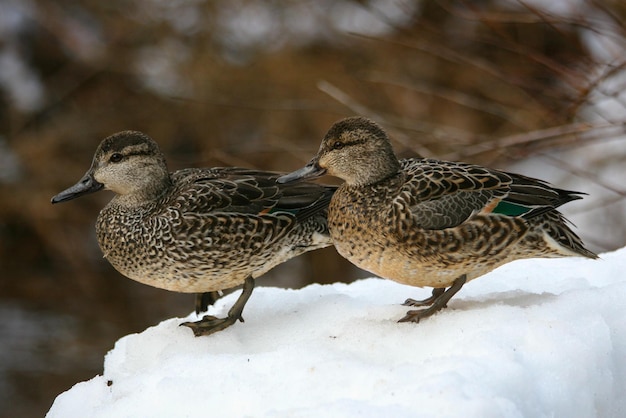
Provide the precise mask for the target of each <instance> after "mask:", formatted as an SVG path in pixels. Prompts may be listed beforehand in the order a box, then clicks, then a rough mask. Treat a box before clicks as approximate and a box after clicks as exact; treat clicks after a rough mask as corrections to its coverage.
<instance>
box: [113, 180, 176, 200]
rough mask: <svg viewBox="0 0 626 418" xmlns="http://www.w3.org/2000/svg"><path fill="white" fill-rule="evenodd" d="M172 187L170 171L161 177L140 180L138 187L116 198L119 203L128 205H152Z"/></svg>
mask: <svg viewBox="0 0 626 418" xmlns="http://www.w3.org/2000/svg"><path fill="white" fill-rule="evenodd" d="M148 180H149V181H148ZM172 187H173V184H172V179H171V177H170V176H169V173H168V175H167V176H163V177H159V178H146V181H143V182H138V183H137V187H136V188H134V190H132V191H131V192H129V193H124V194H117V195H116V196H115V199H114V200H115V203H116V204H117V205H120V206H126V207H139V206H145V205H150V204H154V203H155V202H158V201H160V200H161V199H162V198H163V197H164V196H166V195H167V194H168V193H169V192H170V190H171V189H172Z"/></svg>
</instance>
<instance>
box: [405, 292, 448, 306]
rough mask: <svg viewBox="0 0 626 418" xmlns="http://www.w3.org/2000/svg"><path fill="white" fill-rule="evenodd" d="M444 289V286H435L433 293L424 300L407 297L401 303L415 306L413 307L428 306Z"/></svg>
mask: <svg viewBox="0 0 626 418" xmlns="http://www.w3.org/2000/svg"><path fill="white" fill-rule="evenodd" d="M445 291H446V288H445V287H436V288H434V289H433V295H432V296H430V297H428V298H426V299H424V300H415V299H411V298H409V299H407V300H405V301H404V303H403V304H402V305H403V306H415V307H420V306H430V305H432V304H433V303H435V301H436V300H437V298H438V297H439V296H441V295H442V294H443V293H444V292H445Z"/></svg>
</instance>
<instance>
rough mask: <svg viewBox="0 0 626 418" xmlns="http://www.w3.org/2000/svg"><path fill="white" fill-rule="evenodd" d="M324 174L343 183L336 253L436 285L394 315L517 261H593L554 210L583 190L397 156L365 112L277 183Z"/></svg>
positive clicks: (334, 232) (425, 313) (438, 303)
mask: <svg viewBox="0 0 626 418" xmlns="http://www.w3.org/2000/svg"><path fill="white" fill-rule="evenodd" d="M325 174H328V175H331V176H335V177H338V178H340V179H342V180H343V181H344V182H343V183H342V184H341V185H340V186H339V188H338V189H337V191H336V192H335V193H334V195H333V196H332V198H331V202H330V205H329V207H328V228H329V230H330V236H331V238H332V240H333V244H334V246H335V248H336V249H337V251H338V252H339V254H340V255H341V256H343V257H344V258H346V259H347V260H349V261H350V262H351V263H353V264H354V265H356V266H357V267H360V268H362V269H364V270H366V271H369V272H370V273H373V274H375V275H378V276H380V277H382V278H385V279H390V280H393V281H396V282H399V283H402V284H406V285H410V286H416V287H432V288H433V290H432V295H431V296H430V297H428V298H426V299H424V300H414V299H410V298H409V299H407V300H406V301H405V302H404V305H406V306H410V307H412V308H419V309H411V310H409V311H408V312H407V313H406V315H405V316H404V317H403V318H401V319H400V321H399V322H419V321H420V320H422V319H424V318H427V317H429V316H431V315H433V314H435V313H436V312H439V311H440V310H441V309H443V308H445V307H446V306H447V303H448V302H449V300H450V299H451V298H452V297H453V296H454V295H455V294H456V293H457V292H458V291H459V290H460V289H461V288H462V287H463V286H464V285H465V284H466V283H467V282H469V281H470V280H473V279H475V278H477V277H480V276H482V275H484V274H486V273H488V272H490V271H492V270H493V269H495V268H496V267H499V266H501V265H503V264H506V263H509V262H511V261H513V260H517V259H524V258H537V257H540V258H541V257H545V258H551V257H567V256H580V257H587V258H597V257H598V256H597V255H596V254H595V253H593V252H592V251H590V250H588V249H586V248H585V246H584V245H583V242H582V241H581V239H580V238H579V237H578V236H577V235H576V234H575V233H574V232H573V231H572V229H571V228H570V227H569V224H568V221H567V220H566V219H565V218H564V216H563V215H562V214H561V213H560V212H559V211H558V210H557V208H558V207H559V206H561V205H563V204H565V203H568V202H570V201H573V200H577V199H581V198H582V196H581V195H583V194H584V193H580V192H575V191H569V190H563V189H558V188H555V187H553V186H551V185H550V184H549V183H547V182H545V181H543V180H539V179H535V178H531V177H527V176H523V175H520V174H514V173H509V172H505V171H500V170H495V169H490V168H487V167H482V166H480V165H475V164H469V163H463V162H453V161H443V160H437V159H430V158H407V159H402V160H398V158H397V157H396V155H395V153H394V151H393V148H392V146H391V143H390V140H389V136H388V135H387V133H386V132H385V131H384V130H383V128H382V127H381V126H380V125H378V124H377V123H376V122H374V121H372V120H370V119H368V118H365V117H361V116H355V117H349V118H346V119H342V120H340V121H338V122H336V123H335V124H334V125H333V126H332V127H331V128H330V129H329V130H328V132H327V133H326V135H325V136H324V138H323V140H322V143H321V145H320V148H319V151H318V153H317V155H316V156H314V157H313V158H312V159H311V160H310V161H309V162H308V163H307V164H306V165H305V166H304V167H303V168H301V169H298V170H296V171H294V172H292V173H289V174H286V175H284V176H281V177H279V178H278V180H277V181H278V183H280V184H294V183H297V182H299V181H303V180H312V179H315V178H317V177H320V176H323V175H325Z"/></svg>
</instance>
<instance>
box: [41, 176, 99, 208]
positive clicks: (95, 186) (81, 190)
mask: <svg viewBox="0 0 626 418" xmlns="http://www.w3.org/2000/svg"><path fill="white" fill-rule="evenodd" d="M102 187H104V185H103V184H102V183H99V182H97V181H96V179H94V178H93V174H92V173H91V170H90V171H88V172H87V174H85V175H84V176H83V178H82V179H80V180H79V181H78V183H76V184H75V185H73V186H72V187H70V188H69V189H66V190H63V191H62V192H61V193H59V194H58V195H56V196H54V197H53V198H52V203H60V202H65V201H66V200H72V199H75V198H77V197H79V196H82V195H85V194H89V193H93V192H97V191H98V190H100V189H102Z"/></svg>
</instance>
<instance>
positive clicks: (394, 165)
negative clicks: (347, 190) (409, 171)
mask: <svg viewBox="0 0 626 418" xmlns="http://www.w3.org/2000/svg"><path fill="white" fill-rule="evenodd" d="M367 161H368V162H367V165H365V166H364V167H365V169H361V170H358V171H356V172H354V173H352V176H350V178H347V179H346V183H347V184H348V185H350V186H357V187H358V186H369V185H372V184H375V183H378V182H380V181H382V180H385V179H387V178H390V177H393V176H395V175H397V174H398V172H399V171H400V162H399V161H398V158H396V156H395V154H394V153H393V151H391V152H384V153H381V154H379V155H377V156H375V157H374V158H368V159H367Z"/></svg>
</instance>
